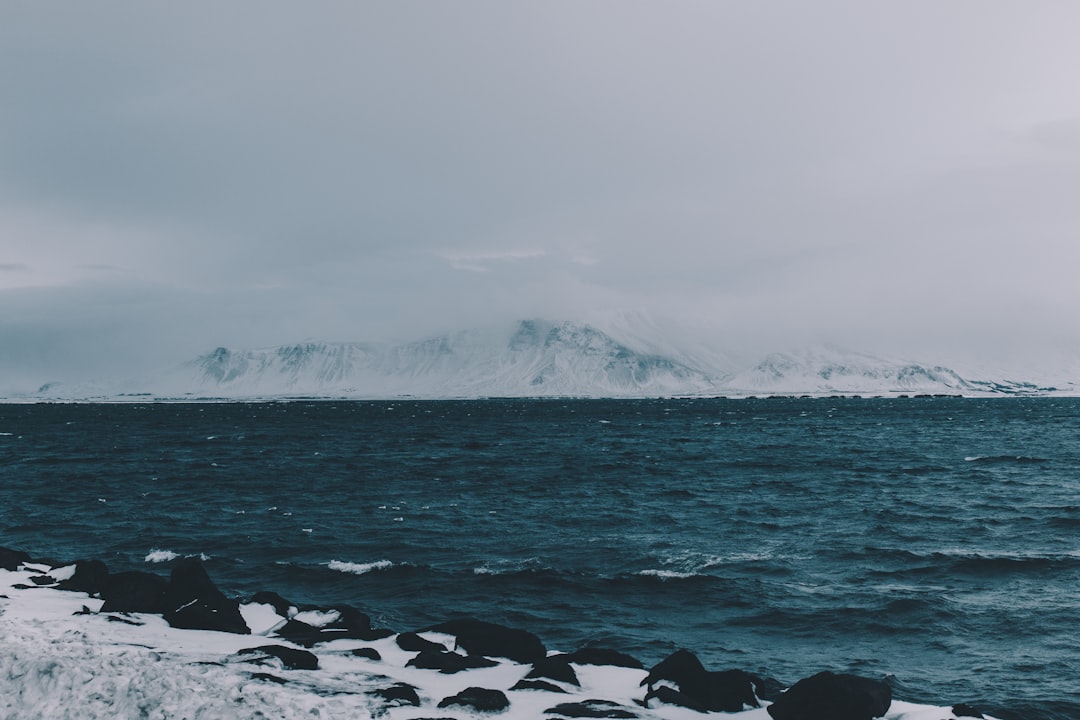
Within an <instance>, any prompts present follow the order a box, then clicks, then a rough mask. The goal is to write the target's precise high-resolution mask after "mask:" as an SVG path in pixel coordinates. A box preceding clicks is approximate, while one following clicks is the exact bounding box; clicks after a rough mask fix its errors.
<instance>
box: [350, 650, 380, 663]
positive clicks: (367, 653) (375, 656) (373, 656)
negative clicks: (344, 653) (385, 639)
mask: <svg viewBox="0 0 1080 720" xmlns="http://www.w3.org/2000/svg"><path fill="white" fill-rule="evenodd" d="M349 654H350V655H352V656H353V657H360V658H364V659H365V660H376V661H378V660H382V655H380V654H379V651H378V650H376V649H375V648H356V649H355V650H351V651H350V652H349Z"/></svg>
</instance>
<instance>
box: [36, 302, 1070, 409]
mask: <svg viewBox="0 0 1080 720" xmlns="http://www.w3.org/2000/svg"><path fill="white" fill-rule="evenodd" d="M658 345H659V343H658V342H655V341H652V342H649V341H637V342H636V341H635V339H633V338H632V339H626V337H625V336H624V338H623V339H617V338H616V337H614V336H613V335H612V334H609V333H608V332H605V331H604V330H601V329H598V328H596V327H594V326H592V325H589V324H587V323H582V322H576V321H559V322H549V321H545V320H539V319H529V320H522V321H519V322H518V323H516V324H514V325H513V326H510V327H502V328H486V329H472V330H462V331H458V332H454V333H447V334H443V335H437V336H434V337H429V338H425V339H421V340H416V341H412V342H405V343H398V344H377V343H367V342H329V341H306V342H300V343H292V344H286V345H278V346H272V347H268V348H262V349H230V348H227V347H218V348H215V349H214V350H211V351H210V352H208V353H205V354H203V355H200V356H198V357H195V358H193V359H191V360H188V361H186V362H183V363H180V364H178V365H175V366H173V367H171V368H168V369H166V370H164V371H161V372H158V373H154V374H151V375H149V376H146V377H144V378H142V379H140V380H138V381H124V382H120V383H113V384H94V385H84V386H67V385H64V384H62V383H55V384H49V385H46V386H43V387H41V388H39V389H38V390H37V391H36V392H33V393H25V394H24V395H23V397H24V398H25V399H46V400H49V399H53V400H62V399H67V400H80V399H82V400H88V399H110V398H112V399H124V398H131V397H136V398H145V397H147V396H149V397H153V398H155V399H203V398H214V399H252V398H272V397H328V398H357V399H362V398H371V399H374V398H393V397H414V398H432V399H437V398H473V397H611V398H619V397H660V396H694V397H697V396H702V397H704V396H714V395H726V396H738V397H741V396H749V395H839V394H845V395H851V394H854V395H902V394H951V395H980V396H1005V395H1040V394H1077V393H1078V391H1080V388H1078V387H1077V385H1076V384H1075V383H1070V384H1069V385H1068V386H1067V387H1057V386H1053V385H1048V384H1046V383H1038V382H1035V381H1031V380H1013V379H1006V378H1004V377H998V376H993V375H986V374H985V373H984V374H979V375H972V374H970V373H963V374H962V373H961V372H958V371H957V370H955V369H953V368H950V367H947V366H945V365H941V364H935V363H920V362H911V361H907V360H895V359H889V358H882V357H879V356H875V355H870V354H867V353H861V352H853V351H848V350H843V349H839V348H835V347H829V346H826V347H822V348H813V349H804V350H800V351H796V352H788V353H771V354H769V355H766V356H764V357H762V358H760V359H758V360H757V361H756V362H754V363H751V364H749V365H744V366H742V367H738V366H733V365H731V364H725V365H723V366H721V365H719V364H718V363H716V362H714V363H712V364H706V363H700V362H694V361H692V360H690V361H688V360H687V359H686V358H692V357H696V356H695V355H694V353H692V352H683V351H682V349H681V348H678V347H675V346H672V347H671V351H670V352H658V351H657V348H658Z"/></svg>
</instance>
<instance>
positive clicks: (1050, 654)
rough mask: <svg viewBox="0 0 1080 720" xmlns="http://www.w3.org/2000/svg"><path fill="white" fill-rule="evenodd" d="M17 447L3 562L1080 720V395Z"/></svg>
mask: <svg viewBox="0 0 1080 720" xmlns="http://www.w3.org/2000/svg"><path fill="white" fill-rule="evenodd" d="M0 433H10V434H5V435H0V481H2V484H0V487H2V489H0V498H2V502H0V528H2V531H0V545H6V546H9V547H15V548H20V549H24V550H27V551H29V552H31V553H32V554H35V555H38V556H53V557H57V558H60V559H73V558H77V557H97V558H101V559H103V560H105V561H106V562H107V563H109V565H110V567H111V568H112V569H114V570H117V569H131V568H135V567H138V568H141V569H147V568H148V566H147V564H146V562H145V560H144V559H145V558H146V556H147V554H148V553H149V552H150V551H151V550H156V549H163V550H170V551H172V552H176V553H179V554H198V553H202V554H205V555H206V556H209V558H210V559H209V560H208V561H207V567H208V569H209V571H210V573H211V575H212V576H213V577H214V578H215V580H217V582H218V584H219V585H220V586H222V587H223V589H225V590H226V591H228V592H231V593H233V594H236V595H248V594H251V593H253V592H255V591H257V590H263V589H272V590H277V591H278V592H280V593H281V594H283V595H285V596H286V597H289V598H291V599H292V600H294V601H297V602H313V603H331V602H349V603H352V604H355V605H357V606H358V607H361V608H363V609H365V610H367V611H368V612H369V613H370V614H371V615H372V616H373V617H374V618H375V620H376V622H377V623H379V624H381V625H383V626H386V627H391V628H393V629H395V630H408V629H413V628H417V627H420V626H423V625H426V624H429V623H432V622H436V621H440V620H443V619H446V618H448V617H451V616H457V615H473V616H477V617H481V618H486V619H491V620H494V621H498V622H503V623H508V624H511V625H515V626H521V627H525V628H528V629H530V630H533V631H534V632H536V633H537V634H539V635H540V636H541V637H542V638H543V639H544V640H545V642H546V643H547V644H548V646H549V647H552V648H558V649H567V650H570V649H574V648H576V647H578V646H580V645H581V644H583V643H585V642H594V643H598V644H602V645H604V646H608V647H614V648H617V649H621V650H625V651H628V652H631V653H634V654H636V655H637V656H638V657H640V658H641V659H642V660H643V661H645V662H646V663H652V662H655V661H658V660H660V659H661V658H662V657H664V656H665V655H667V654H668V653H670V652H671V651H673V650H674V649H676V648H678V647H686V648H689V649H691V650H693V651H695V652H696V653H697V654H698V655H699V656H700V657H701V658H702V659H703V660H704V661H705V663H706V664H707V665H708V666H710V667H712V668H714V669H723V668H728V667H740V668H744V669H747V670H751V671H754V672H759V673H763V674H767V675H771V676H773V677H776V678H778V679H779V680H781V681H782V682H785V683H790V682H794V681H795V680H797V679H799V678H800V677H803V676H805V675H808V674H811V673H813V672H817V671H819V670H823V669H833V670H843V671H851V672H856V673H860V674H863V675H868V676H881V675H888V676H890V679H891V681H892V682H893V684H894V686H895V688H896V689H895V693H896V695H897V696H898V697H900V698H902V699H905V700H911V701H916V702H930V703H939V704H951V703H954V702H960V701H968V702H973V703H975V704H977V705H982V706H983V709H984V710H988V711H992V712H993V713H994V714H997V715H998V716H1000V717H1003V718H1007V719H1009V720H1011V719H1013V718H1073V719H1075V718H1080V681H1078V680H1077V677H1078V671H1080V599H1078V598H1080V400H1078V399H1051V398H1031V399H1008V400H1004V399H998V400H973V399H966V400H965V399H956V398H910V399H749V400H648V401H586V400H579V401H562V400H558V401H553V400H548V401H539V400H526V401H522V400H495V401H456V402H348V403H339V402H292V403H264V404H192V405H183V404H147V405H135V404H132V405H6V406H0ZM372 563H378V564H377V565H374V566H373V565H371V564H372ZM149 569H156V570H158V571H160V572H162V573H165V572H167V565H151V566H149ZM349 570H352V571H353V572H349ZM365 570H366V572H364V571H365ZM357 573H361V574H357Z"/></svg>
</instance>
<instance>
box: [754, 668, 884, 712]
mask: <svg viewBox="0 0 1080 720" xmlns="http://www.w3.org/2000/svg"><path fill="white" fill-rule="evenodd" d="M891 704H892V688H891V687H889V684H888V683H886V682H885V681H884V680H873V679H870V678H864V677H859V676H858V675H848V674H846V673H833V672H829V671H825V672H820V673H818V674H817V675H814V676H812V677H808V678H804V679H802V680H800V681H799V682H797V683H795V684H794V685H792V686H791V687H790V688H788V690H787V692H785V693H784V694H783V695H781V696H780V697H778V698H777V699H776V702H774V703H773V704H772V705H770V706H769V715H771V716H772V717H773V718H774V720H873V719H874V718H879V717H882V716H884V715H885V713H886V712H888V711H889V706H890V705H891Z"/></svg>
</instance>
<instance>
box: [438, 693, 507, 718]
mask: <svg viewBox="0 0 1080 720" xmlns="http://www.w3.org/2000/svg"><path fill="white" fill-rule="evenodd" d="M454 705H461V706H463V707H471V708H473V709H474V710H479V711H480V712H499V711H501V710H505V709H506V708H508V707H510V701H509V700H508V699H507V698H506V694H505V693H504V692H503V691H502V690H489V689H487V688H479V687H468V688H465V689H464V690H462V691H461V692H459V693H458V694H457V695H453V696H451V697H448V698H443V699H442V700H441V701H440V702H439V707H441V708H446V707H452V706H454Z"/></svg>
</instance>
